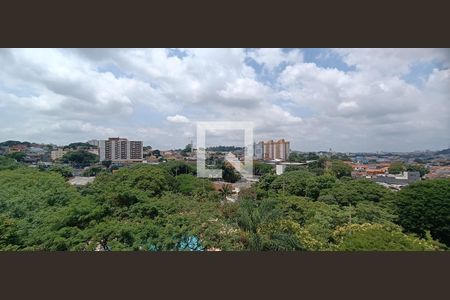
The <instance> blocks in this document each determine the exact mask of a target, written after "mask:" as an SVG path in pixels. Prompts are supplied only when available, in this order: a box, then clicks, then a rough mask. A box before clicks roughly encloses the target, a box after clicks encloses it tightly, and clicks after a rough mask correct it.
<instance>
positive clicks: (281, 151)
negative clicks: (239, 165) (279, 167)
mask: <svg viewBox="0 0 450 300" xmlns="http://www.w3.org/2000/svg"><path fill="white" fill-rule="evenodd" d="M254 147H255V151H254V153H255V158H256V159H264V160H274V159H279V160H282V161H284V160H288V158H289V153H290V151H291V150H290V142H288V141H285V140H284V139H281V140H279V141H273V140H270V141H267V142H259V143H257V144H255V146H254Z"/></svg>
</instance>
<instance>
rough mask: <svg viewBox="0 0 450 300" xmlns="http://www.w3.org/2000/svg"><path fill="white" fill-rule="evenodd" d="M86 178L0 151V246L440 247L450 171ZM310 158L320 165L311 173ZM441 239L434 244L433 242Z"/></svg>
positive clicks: (165, 167)
mask: <svg viewBox="0 0 450 300" xmlns="http://www.w3.org/2000/svg"><path fill="white" fill-rule="evenodd" d="M96 168H97V167H95V168H91V169H88V170H87V171H86V172H88V173H89V174H92V175H93V174H94V173H95V175H97V177H96V179H95V181H94V182H93V183H92V184H89V185H87V186H86V187H83V188H78V189H76V188H74V187H72V186H70V185H69V183H68V182H67V181H66V180H65V178H64V176H65V174H66V175H67V171H70V169H69V168H67V167H63V166H55V167H54V168H53V169H48V170H46V171H39V170H37V169H35V168H29V167H26V166H23V165H21V164H20V163H18V162H16V161H15V160H13V159H10V158H5V157H0V250H143V251H186V250H192V251H205V250H217V249H220V250H256V251H263V250H283V251H291V250H328V251H332V250H420V251H422V250H443V249H446V246H445V245H444V244H442V243H446V244H447V246H448V245H449V240H448V237H449V227H448V226H449V225H448V224H450V220H449V215H450V212H449V204H450V197H449V195H450V182H449V180H431V181H424V182H419V183H415V184H413V185H411V186H409V187H407V188H405V189H403V190H402V191H400V192H397V193H395V192H391V191H389V190H388V189H386V188H384V187H382V186H380V185H377V184H375V183H373V182H370V181H366V180H351V179H348V178H347V177H345V176H343V177H341V178H340V179H339V178H338V177H337V175H338V174H336V173H335V172H333V171H332V170H331V169H330V170H326V166H325V164H324V163H323V162H318V163H317V164H316V165H313V166H312V168H309V166H308V168H305V169H303V170H296V171H290V172H285V173H284V174H283V175H280V176H277V175H275V174H274V172H273V168H272V166H270V169H269V168H268V167H267V166H266V165H262V164H257V165H256V169H259V170H260V172H261V179H260V181H259V182H258V183H257V184H254V185H253V186H251V187H250V188H243V189H241V192H240V194H239V200H238V201H237V202H230V201H228V200H227V199H228V196H229V195H230V194H231V193H232V187H231V185H223V186H222V188H221V189H220V190H217V191H215V190H214V189H213V186H212V184H211V181H210V180H208V179H201V178H198V177H196V176H195V174H196V170H195V166H193V165H190V164H187V163H184V162H168V163H163V164H160V165H158V166H155V165H146V164H136V165H132V166H129V167H123V168H120V169H118V170H117V171H115V172H114V173H111V172H109V171H107V170H106V169H105V168H104V167H98V169H96ZM314 169H321V170H322V172H321V175H317V173H316V171H314ZM438 241H439V242H440V243H439V242H438Z"/></svg>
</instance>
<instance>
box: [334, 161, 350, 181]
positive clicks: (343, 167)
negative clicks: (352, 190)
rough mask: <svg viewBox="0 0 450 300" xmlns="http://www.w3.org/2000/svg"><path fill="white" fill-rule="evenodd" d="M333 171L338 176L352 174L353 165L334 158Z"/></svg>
mask: <svg viewBox="0 0 450 300" xmlns="http://www.w3.org/2000/svg"><path fill="white" fill-rule="evenodd" d="M331 172H332V173H333V174H334V175H335V176H336V177H337V178H341V177H344V176H347V177H349V176H351V174H352V167H351V166H349V165H348V164H346V163H345V162H343V161H341V160H333V161H332V162H331Z"/></svg>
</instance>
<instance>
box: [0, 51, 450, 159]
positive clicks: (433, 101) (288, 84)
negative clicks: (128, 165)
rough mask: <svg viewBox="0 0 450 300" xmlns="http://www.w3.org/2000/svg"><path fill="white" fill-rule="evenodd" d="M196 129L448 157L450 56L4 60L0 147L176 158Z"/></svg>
mask: <svg viewBox="0 0 450 300" xmlns="http://www.w3.org/2000/svg"><path fill="white" fill-rule="evenodd" d="M199 121H245V122H253V124H254V137H255V140H256V141H259V140H269V139H281V138H284V139H286V140H289V141H290V142H291V149H293V150H299V151H320V150H327V151H328V149H330V148H331V149H332V150H334V151H341V152H359V151H415V150H426V149H430V150H437V149H444V148H448V147H450V49H383V48H377V49H347V48H346V49H311V48H308V49H278V48H264V49H172V48H171V49H0V141H5V140H21V141H24V140H26V141H30V142H42V143H54V144H58V145H63V144H68V143H71V142H78V141H87V140H89V139H107V138H108V137H113V136H115V137H117V136H120V137H126V138H128V139H129V140H142V141H144V144H145V145H151V146H152V147H153V148H159V149H174V148H183V147H184V146H185V145H186V144H188V143H189V142H190V141H191V140H193V141H194V144H195V139H196V122H199ZM206 140H207V145H236V146H242V144H243V140H244V132H243V131H215V132H213V131H208V132H207V133H206Z"/></svg>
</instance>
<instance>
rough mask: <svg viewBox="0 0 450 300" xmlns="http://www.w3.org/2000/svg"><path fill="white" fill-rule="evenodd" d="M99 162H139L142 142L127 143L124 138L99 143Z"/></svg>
mask: <svg viewBox="0 0 450 300" xmlns="http://www.w3.org/2000/svg"><path fill="white" fill-rule="evenodd" d="M98 146H99V154H100V161H105V160H110V161H112V162H141V161H142V159H143V143H142V141H129V140H127V139H125V138H119V137H117V138H109V139H108V140H101V141H99V145H98Z"/></svg>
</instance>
